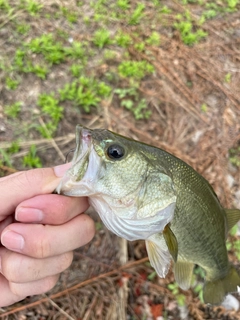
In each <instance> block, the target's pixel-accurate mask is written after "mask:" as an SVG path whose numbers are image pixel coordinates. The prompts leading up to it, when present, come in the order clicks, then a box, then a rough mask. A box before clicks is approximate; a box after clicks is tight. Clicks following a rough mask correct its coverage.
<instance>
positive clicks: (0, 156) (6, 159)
mask: <svg viewBox="0 0 240 320" xmlns="http://www.w3.org/2000/svg"><path fill="white" fill-rule="evenodd" d="M2 164H5V165H7V166H8V167H12V160H11V155H10V154H9V153H8V152H6V151H5V150H4V149H2V148H0V165H2Z"/></svg>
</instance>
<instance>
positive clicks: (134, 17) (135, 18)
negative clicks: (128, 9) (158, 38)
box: [128, 3, 145, 25]
mask: <svg viewBox="0 0 240 320" xmlns="http://www.w3.org/2000/svg"><path fill="white" fill-rule="evenodd" d="M144 9H145V4H143V3H138V5H137V7H136V9H135V10H134V11H133V13H132V14H131V16H130V18H129V20H128V23H129V24H130V25H135V24H138V23H139V22H140V20H141V19H142V18H143V17H144V13H143V11H144Z"/></svg>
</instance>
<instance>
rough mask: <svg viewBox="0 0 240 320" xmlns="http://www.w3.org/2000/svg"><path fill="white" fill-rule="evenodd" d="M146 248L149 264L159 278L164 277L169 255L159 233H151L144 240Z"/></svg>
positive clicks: (169, 258)
mask: <svg viewBox="0 0 240 320" xmlns="http://www.w3.org/2000/svg"><path fill="white" fill-rule="evenodd" d="M146 248H147V253H148V257H149V261H150V264H151V266H152V267H153V268H154V269H155V270H156V272H157V274H158V275H159V277H161V278H165V276H166V274H167V273H168V270H169V266H170V263H171V256H170V254H169V251H168V248H167V247H166V244H165V243H164V239H163V238H162V236H161V235H156V234H154V235H152V236H151V237H149V238H148V239H147V240H146Z"/></svg>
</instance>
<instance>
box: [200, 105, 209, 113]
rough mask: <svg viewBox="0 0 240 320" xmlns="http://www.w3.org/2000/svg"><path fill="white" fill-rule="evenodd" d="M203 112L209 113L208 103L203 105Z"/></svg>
mask: <svg viewBox="0 0 240 320" xmlns="http://www.w3.org/2000/svg"><path fill="white" fill-rule="evenodd" d="M201 110H202V112H207V111H208V106H207V104H206V103H203V104H202V105H201Z"/></svg>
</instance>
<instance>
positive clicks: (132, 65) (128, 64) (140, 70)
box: [118, 60, 154, 80]
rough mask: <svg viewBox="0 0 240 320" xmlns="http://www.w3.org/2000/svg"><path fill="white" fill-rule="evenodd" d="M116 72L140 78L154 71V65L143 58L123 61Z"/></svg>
mask: <svg viewBox="0 0 240 320" xmlns="http://www.w3.org/2000/svg"><path fill="white" fill-rule="evenodd" d="M118 72H119V74H120V75H121V76H122V77H125V78H128V77H133V78H135V79H138V80H140V79H142V78H143V77H145V76H146V75H147V74H151V73H153V72H154V67H153V65H151V64H150V63H148V62H147V61H145V60H142V61H131V60H128V61H123V62H121V63H120V64H119V66H118Z"/></svg>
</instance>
